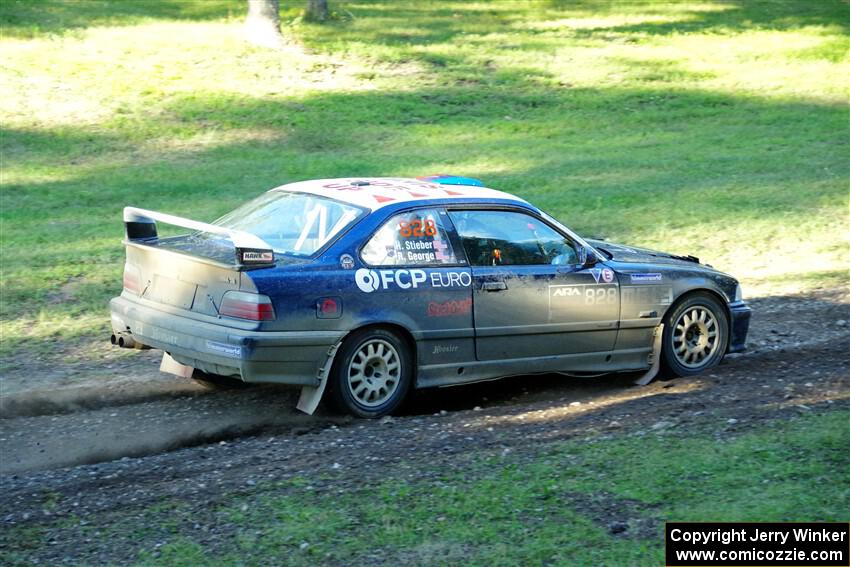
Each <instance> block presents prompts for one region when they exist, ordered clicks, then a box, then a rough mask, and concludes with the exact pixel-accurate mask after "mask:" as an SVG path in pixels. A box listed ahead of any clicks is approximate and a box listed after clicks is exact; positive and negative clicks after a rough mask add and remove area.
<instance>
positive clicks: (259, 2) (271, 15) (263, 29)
mask: <svg viewBox="0 0 850 567" xmlns="http://www.w3.org/2000/svg"><path fill="white" fill-rule="evenodd" d="M279 10H280V0H248V17H247V18H245V36H246V38H247V39H248V41H250V42H251V43H255V44H257V45H262V46H263V47H280V46H281V44H283V36H282V35H281V34H280V14H279Z"/></svg>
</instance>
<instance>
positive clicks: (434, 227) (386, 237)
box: [360, 209, 458, 266]
mask: <svg viewBox="0 0 850 567" xmlns="http://www.w3.org/2000/svg"><path fill="white" fill-rule="evenodd" d="M445 215H446V214H445V213H442V214H440V212H439V211H438V210H437V209H420V210H416V211H409V212H406V213H401V214H398V215H396V216H394V217H392V218H391V219H390V220H388V221H387V222H386V223H384V226H382V227H381V228H380V229H378V232H376V233H375V234H374V235H373V236H372V238H371V239H370V240H369V242H367V243H366V246H364V247H363V250H362V251H361V252H360V257H361V258H362V259H363V261H364V262H366V263H367V264H369V265H371V266H441V265H444V264H457V263H458V261H457V257H456V256H455V253H454V250H453V249H452V243H451V240H449V235H448V232H447V231H446V227H445V221H444V219H445V218H446V216H445Z"/></svg>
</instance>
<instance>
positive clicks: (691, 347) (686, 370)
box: [661, 293, 729, 376]
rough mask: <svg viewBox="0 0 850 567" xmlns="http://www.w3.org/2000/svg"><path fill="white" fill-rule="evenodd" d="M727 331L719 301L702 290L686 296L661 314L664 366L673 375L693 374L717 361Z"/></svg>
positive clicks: (721, 352)
mask: <svg viewBox="0 0 850 567" xmlns="http://www.w3.org/2000/svg"><path fill="white" fill-rule="evenodd" d="M728 331H729V323H728V318H727V316H726V310H725V309H724V307H723V306H722V305H721V304H720V302H719V301H717V300H716V299H715V298H714V297H712V296H711V295H708V294H705V293H696V294H693V295H690V296H687V297H686V298H685V300H684V301H682V302H681V303H679V304H678V305H677V306H676V307H674V308H673V309H672V310H671V311H670V312H669V313H668V314H667V316H665V317H664V340H663V343H662V349H661V350H662V361H663V362H664V366H665V367H666V368H667V369H668V370H670V371H671V372H672V373H673V374H675V375H676V376H693V375H695V374H699V373H701V372H703V371H704V370H706V369H707V368H711V367H712V366H716V365H718V364H720V361H721V360H723V355H724V354H725V353H726V345H727V343H728V341H729V332H728Z"/></svg>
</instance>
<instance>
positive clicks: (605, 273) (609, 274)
mask: <svg viewBox="0 0 850 567" xmlns="http://www.w3.org/2000/svg"><path fill="white" fill-rule="evenodd" d="M602 281H603V282H605V283H611V282H613V281H614V270H612V269H611V268H602Z"/></svg>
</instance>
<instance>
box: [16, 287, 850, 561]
mask: <svg viewBox="0 0 850 567" xmlns="http://www.w3.org/2000/svg"><path fill="white" fill-rule="evenodd" d="M848 295H849V294H848V290H846V289H832V290H820V291H818V292H815V293H810V294H807V295H800V296H791V297H773V298H766V299H758V300H754V301H753V302H752V304H753V307H754V310H755V314H754V320H753V323H752V329H751V335H750V351H749V352H747V353H745V354H741V355H732V356H729V357H727V359H726V361H725V362H724V364H723V365H721V366H720V367H718V368H716V369H714V370H713V372H712V373H710V374H707V375H704V376H698V377H693V378H677V379H674V380H668V381H663V380H657V381H655V382H653V383H652V384H650V385H649V386H646V387H636V386H633V385H632V384H631V380H632V379H633V378H634V376H629V375H618V376H609V377H601V378H594V379H571V378H565V377H560V376H552V375H547V376H535V377H529V376H525V377H515V378H510V379H506V380H501V381H498V382H491V383H484V384H477V385H471V386H464V387H457V388H450V389H445V390H439V391H433V392H426V393H422V394H420V395H418V396H417V397H416V398H415V400H414V401H413V402H412V403H411V404H409V407H408V408H407V410H406V412H405V414H404V415H401V416H398V417H394V418H385V419H383V420H379V421H371V422H370V421H358V420H353V419H350V418H347V417H341V416H337V415H333V414H330V413H327V412H324V411H320V412H319V415H316V416H305V415H302V414H300V413H298V412H297V411H295V410H294V403H295V399H296V394H295V392H292V391H288V390H284V389H279V388H273V387H258V388H247V389H241V390H230V391H224V392H214V391H205V390H202V389H199V388H196V387H194V386H192V387H190V388H187V387H186V383H185V382H182V381H179V380H171V379H170V378H168V379H167V380H163V379H158V381H157V382H156V387H155V388H154V389H155V391H153V392H147V393H146V392H145V390H144V387H143V386H144V382H140V383H139V384H137V385H136V386H135V388H136V389H133V388H130V389H129V390H128V391H129V392H131V393H132V395H128V396H127V397H126V398H124V399H122V398H120V397H117V398H111V399H108V400H101V402H98V403H93V404H89V405H86V404H85V403H82V404H80V403H75V405H73V406H71V407H63V406H62V405H61V404H59V403H58V402H57V403H56V404H51V403H46V402H45V400H46V399H48V401H49V395H48V394H46V393H45V392H37V393H35V394H37V395H35V394H33V396H34V398H38V399H39V403H32V404H29V405H28V404H27V402H26V399H25V398H24V397H20V396H19V398H18V399H17V400H16V401H15V403H14V404H11V405H10V404H8V403H7V404H6V409H8V410H11V411H8V413H7V412H6V411H4V419H0V444H2V445H0V447H1V448H2V454H3V459H2V463H0V473H2V474H0V494H2V496H0V521H2V522H3V523H5V524H7V525H11V524H24V525H29V524H33V525H35V524H38V523H39V522H44V521H47V520H48V519H49V518H56V517H57V516H59V517H61V516H63V515H68V514H75V515H76V516H81V515H83V516H91V517H92V518H93V520H92V521H93V522H94V523H95V524H96V523H97V521H98V518H100V520H101V521H106V518H108V517H109V516H110V514H113V513H116V512H117V511H119V510H120V511H122V513H127V511H128V510H129V511H132V510H133V509H134V508H137V507H140V506H143V505H146V504H150V503H151V502H156V501H160V500H162V499H163V498H178V499H181V500H187V501H192V502H197V503H198V504H197V505H198V506H199V514H200V516H199V517H203V513H202V512H201V511H200V507H203V506H206V505H208V503H209V502H213V501H215V499H216V498H217V497H218V495H222V494H233V493H239V492H240V491H250V490H251V487H252V486H253V485H255V484H256V483H257V482H260V481H263V480H267V479H286V478H291V477H294V476H307V477H310V476H319V473H321V474H324V473H333V478H334V479H335V480H334V481H333V482H334V483H339V485H340V486H345V484H346V483H347V482H348V483H350V482H364V480H365V479H368V478H369V477H370V476H374V475H376V474H381V472H380V471H381V470H382V467H379V466H376V465H384V466H390V465H392V466H394V467H402V468H403V469H404V470H406V471H410V474H413V475H415V474H416V472H415V471H416V470H417V466H416V464H417V463H420V462H428V463H430V464H432V465H433V464H435V463H436V464H440V465H441V466H442V465H444V466H445V467H446V468H447V469H454V468H456V467H460V466H462V463H463V462H465V460H466V459H469V458H473V456H481V455H482V454H487V453H488V452H489V453H494V454H505V453H507V452H510V453H513V454H514V455H521V454H523V453H526V452H530V453H533V452H534V451H536V450H538V449H539V448H540V447H542V446H544V445H545V444H547V443H551V442H553V441H557V440H559V439H564V438H569V437H582V436H585V435H588V434H590V433H598V432H600V431H608V430H634V431H643V430H649V431H651V430H653V429H659V428H674V427H699V428H705V427H709V428H714V429H715V430H716V431H717V434H718V435H722V434H723V433H724V432H728V431H730V430H732V431H737V430H743V429H746V428H748V427H752V426H755V425H757V424H758V423H760V422H762V421H763V420H767V419H776V418H777V416H782V415H789V414H799V413H804V412H810V411H828V410H831V409H833V408H839V407H842V408H843V407H848V406H850V297H849V296H848ZM149 359H150V357H149V356H148V358H146V359H145V362H146V363H149V362H150V360H149ZM163 384H166V385H167V384H172V385H173V386H174V390H173V392H172V393H170V394H169V393H168V388H167V387H164V386H163ZM86 387H89V388H90V387H91V385H90V384H89V385H88V386H86ZM163 388H164V389H163ZM67 395H68V392H64V393H63V396H66V397H67ZM45 396H47V397H45ZM78 402H79V400H78ZM46 499H49V501H50V506H45V501H46ZM210 529H211V530H212V531H210V532H208V533H209V537H210V540H211V542H212V541H213V540H214V538H215V530H216V529H222V528H221V526H218V527H214V526H212V525H210ZM72 536H73V534H69V533H63V534H62V535H57V539H56V540H55V541H52V542H48V543H49V545H48V546H45V548H44V550H43V551H40V552H39V554H38V556H39V557H40V558H41V559H42V560H44V561H48V562H49V561H53V560H65V559H69V558H70V559H74V560H82V561H96V562H99V561H101V560H105V561H118V562H120V561H123V560H126V559H129V558H131V557H135V554H136V553H137V552H138V549H137V546H134V545H133V544H128V543H127V542H124V544H122V545H111V544H109V543H108V542H98V541H95V540H89V542H88V543H85V544H81V543H80V541H74V539H73V537H72ZM80 537H82V536H80ZM63 538H65V539H63ZM83 539H85V538H83ZM2 545H3V542H2V537H0V551H1V550H2ZM139 545H141V543H140V544H139ZM211 545H212V543H211Z"/></svg>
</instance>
